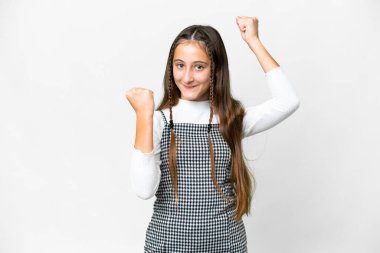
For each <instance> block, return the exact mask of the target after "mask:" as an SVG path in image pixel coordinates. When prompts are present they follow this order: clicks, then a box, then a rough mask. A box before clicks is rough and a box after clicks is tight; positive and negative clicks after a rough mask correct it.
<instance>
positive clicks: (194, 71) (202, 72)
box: [173, 40, 211, 101]
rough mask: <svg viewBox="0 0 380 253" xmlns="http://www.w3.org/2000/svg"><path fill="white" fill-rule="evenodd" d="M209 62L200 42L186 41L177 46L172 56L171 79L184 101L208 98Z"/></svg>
mask: <svg viewBox="0 0 380 253" xmlns="http://www.w3.org/2000/svg"><path fill="white" fill-rule="evenodd" d="M210 65H211V61H210V59H209V57H208V55H207V53H206V51H205V49H204V48H203V47H202V46H201V45H200V42H198V41H194V40H188V41H185V42H184V43H181V44H179V45H178V46H177V48H176V49H175V51H174V56H173V77H174V81H175V83H176V85H177V87H178V89H179V90H180V91H181V98H182V99H185V100H194V101H204V100H208V98H209V88H210V71H211V66H210Z"/></svg>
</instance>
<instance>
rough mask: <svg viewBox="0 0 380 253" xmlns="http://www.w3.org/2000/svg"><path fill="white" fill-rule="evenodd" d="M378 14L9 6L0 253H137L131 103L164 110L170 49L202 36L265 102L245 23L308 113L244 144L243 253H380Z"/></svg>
mask: <svg viewBox="0 0 380 253" xmlns="http://www.w3.org/2000/svg"><path fill="white" fill-rule="evenodd" d="M379 13H380V3H379V1H376V0H372V1H371V0H366V1H353V0H351V1H348V0H345V1H343V0H330V1H327V0H323V1H322V0H321V1H301V0H289V1H281V0H266V1H240V0H235V1H227V0H225V1H220V0H218V1H216V0H214V1H203V0H192V1H135V2H132V3H131V2H129V1H121V0H107V1H94V0H92V1H90V0H75V1H74V0H66V1H49V0H45V1H42V0H34V1H26V0H25V1H21V0H19V1H10V0H1V1H0V87H1V89H0V252H1V253H29V252H33V253H34V252H36V253H37V252H38V253H45V252H46V253H51V252H54V253H61V252H62V253H68V252H70V253H71V252H80V253H86V252H91V253H98V252H113V253H117V252H120V253H121V252H133V253H134V252H137V253H139V252H143V245H144V238H145V230H146V227H147V225H148V222H149V219H150V216H151V214H152V211H153V201H154V198H152V199H149V200H141V199H139V198H138V197H137V196H136V195H135V194H134V193H133V192H132V191H131V188H130V184H129V180H128V179H129V178H128V175H129V174H128V166H129V159H130V154H131V151H132V147H133V144H134V133H135V132H134V131H135V118H134V112H133V110H132V108H131V107H130V106H129V103H128V102H127V100H126V99H125V97H124V94H125V91H126V90H128V89H129V88H131V87H133V86H143V87H146V88H150V89H152V90H153V91H154V92H155V101H156V105H157V104H158V101H159V100H160V99H161V95H162V79H163V74H164V68H165V63H166V60H167V55H168V51H169V47H170V44H171V43H172V41H173V39H174V38H175V36H176V35H177V34H178V33H179V32H180V31H181V30H182V29H183V28H185V27H186V26H189V25H192V24H207V25H212V26H213V27H215V28H216V29H217V30H218V31H219V32H220V33H221V35H222V38H223V40H224V43H225V45H226V48H227V53H228V57H229V64H230V71H231V78H232V89H233V94H234V96H235V97H236V98H238V99H240V100H241V101H242V102H243V104H245V105H247V106H248V105H254V104H258V103H261V102H264V101H265V100H266V99H269V98H270V94H269V91H268V88H267V87H266V82H265V77H264V72H263V70H262V69H261V67H260V65H259V63H258V61H257V59H256V58H255V56H254V54H253V53H252V52H251V51H250V50H249V48H248V47H247V45H246V44H245V42H244V41H243V40H242V39H241V36H240V33H239V31H238V29H237V26H236V23H235V17H236V16H237V15H249V16H256V17H258V19H259V35H260V38H261V41H262V42H263V44H264V46H265V47H266V49H267V50H268V51H269V52H270V53H271V55H272V56H273V57H274V58H275V59H276V60H277V62H278V63H279V64H280V65H281V66H282V68H283V70H284V72H285V73H286V75H287V76H288V78H289V80H290V81H291V82H292V84H293V86H294V87H295V90H296V92H297V94H298V96H299V97H300V100H301V106H300V108H299V109H298V110H297V111H296V112H295V114H293V115H292V116H291V117H289V118H288V119H286V120H285V121H284V122H282V123H280V124H279V125H277V126H276V127H274V128H272V129H269V130H267V131H266V132H264V133H260V134H258V135H255V136H253V137H251V138H249V139H247V140H246V141H245V142H244V146H245V148H246V149H245V150H246V154H247V156H248V157H249V158H252V159H255V158H256V159H255V161H251V162H250V166H251V167H252V168H253V169H252V170H253V172H254V174H255V177H256V180H257V182H258V185H257V191H256V195H255V196H254V202H253V206H252V212H251V215H250V216H248V217H247V216H245V217H244V222H245V225H246V229H247V237H248V249H249V252H250V253H255V252H256V253H278V252H281V253H298V252H300V253H301V252H302V253H304V252H308V253H317V252H321V253H322V252H323V253H341V252H345V253H351V252H365V253H377V252H380V236H379V235H380V218H379V213H380V203H379V194H380V185H379V176H380V170H379V169H380V166H379V155H380V154H379V144H380V135H379V132H378V131H379V129H380V120H379V109H380V95H379V94H380V78H379V74H378V73H379V70H378V69H379V62H378V58H379V56H380V53H379V46H378V45H379V44H380V39H379V25H380V16H379V15H378V14H379Z"/></svg>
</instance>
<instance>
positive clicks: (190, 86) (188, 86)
mask: <svg viewBox="0 0 380 253" xmlns="http://www.w3.org/2000/svg"><path fill="white" fill-rule="evenodd" d="M183 87H185V88H186V89H192V88H194V87H196V85H186V84H183Z"/></svg>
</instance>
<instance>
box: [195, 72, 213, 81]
mask: <svg viewBox="0 0 380 253" xmlns="http://www.w3.org/2000/svg"><path fill="white" fill-rule="evenodd" d="M197 80H198V81H199V82H201V83H209V82H210V73H202V74H199V75H197Z"/></svg>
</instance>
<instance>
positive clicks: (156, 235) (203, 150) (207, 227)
mask: <svg viewBox="0 0 380 253" xmlns="http://www.w3.org/2000/svg"><path fill="white" fill-rule="evenodd" d="M160 112H161V114H162V116H163V118H164V121H165V127H164V129H163V133H162V138H161V161H162V162H161V181H160V184H159V187H158V189H157V192H156V200H155V202H154V207H153V210H154V211H153V215H152V218H151V221H150V223H149V225H148V228H147V230H146V238H145V246H144V252H145V253H158V252H160V253H182V252H186V253H190V252H191V253H246V252H247V241H246V231H245V227H244V223H243V220H240V221H239V222H236V221H235V219H234V203H233V201H229V202H228V203H227V202H226V201H225V200H224V198H223V197H222V196H221V194H220V193H219V192H218V191H217V190H216V189H215V187H214V184H213V183H212V179H211V162H210V154H209V148H208V142H207V135H208V133H207V129H208V124H193V123H174V132H175V134H176V137H177V178H178V196H179V206H178V210H177V208H176V202H175V198H174V194H173V190H172V184H171V178H170V173H169V160H168V156H169V153H168V149H169V144H170V128H169V124H168V122H167V120H166V118H165V115H164V113H163V112H162V111H160ZM211 136H212V142H213V147H214V154H215V168H216V177H217V180H218V183H219V186H220V187H221V189H222V191H223V192H224V193H225V194H226V196H227V197H228V198H230V199H232V200H233V199H234V193H233V190H232V186H231V184H230V180H229V178H230V165H231V150H230V148H229V146H228V144H227V142H226V141H225V140H224V139H223V137H222V135H221V134H220V132H219V124H212V127H211Z"/></svg>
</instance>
